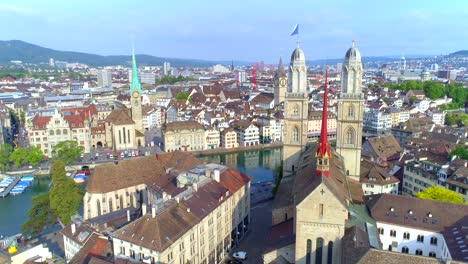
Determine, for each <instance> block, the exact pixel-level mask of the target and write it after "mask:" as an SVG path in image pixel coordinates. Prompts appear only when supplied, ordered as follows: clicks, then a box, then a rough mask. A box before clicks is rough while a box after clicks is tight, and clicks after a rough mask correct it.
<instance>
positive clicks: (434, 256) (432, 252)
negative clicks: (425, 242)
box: [429, 251, 437, 258]
mask: <svg viewBox="0 0 468 264" xmlns="http://www.w3.org/2000/svg"><path fill="white" fill-rule="evenodd" d="M429 257H432V258H436V257H437V255H436V253H435V252H434V251H431V252H429Z"/></svg>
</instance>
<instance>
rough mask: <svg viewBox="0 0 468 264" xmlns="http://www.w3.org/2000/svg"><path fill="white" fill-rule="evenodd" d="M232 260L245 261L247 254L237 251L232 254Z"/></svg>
mask: <svg viewBox="0 0 468 264" xmlns="http://www.w3.org/2000/svg"><path fill="white" fill-rule="evenodd" d="M232 257H233V258H235V259H242V260H244V259H247V252H245V251H239V252H236V253H234V255H232Z"/></svg>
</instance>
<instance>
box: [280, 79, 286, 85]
mask: <svg viewBox="0 0 468 264" xmlns="http://www.w3.org/2000/svg"><path fill="white" fill-rule="evenodd" d="M279 84H280V86H286V79H285V78H281V79H280V81H279Z"/></svg>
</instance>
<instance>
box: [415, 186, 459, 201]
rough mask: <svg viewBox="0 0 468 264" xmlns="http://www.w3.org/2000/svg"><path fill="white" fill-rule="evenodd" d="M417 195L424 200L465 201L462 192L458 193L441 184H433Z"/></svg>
mask: <svg viewBox="0 0 468 264" xmlns="http://www.w3.org/2000/svg"><path fill="white" fill-rule="evenodd" d="M416 197H418V198H420V199H424V200H436V201H441V202H447V203H456V204H464V203H465V200H464V199H463V196H462V195H461V194H460V193H456V192H454V191H451V190H448V189H445V188H443V187H440V186H431V187H429V188H427V189H425V190H424V191H420V192H418V193H416Z"/></svg>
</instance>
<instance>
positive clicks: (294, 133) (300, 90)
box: [283, 42, 309, 175]
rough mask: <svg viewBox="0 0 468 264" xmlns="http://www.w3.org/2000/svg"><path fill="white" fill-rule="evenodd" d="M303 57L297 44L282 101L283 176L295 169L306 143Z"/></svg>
mask: <svg viewBox="0 0 468 264" xmlns="http://www.w3.org/2000/svg"><path fill="white" fill-rule="evenodd" d="M305 61H306V59H305V55H304V51H302V49H301V47H300V46H299V42H298V43H297V47H296V49H295V50H294V51H293V53H292V54H291V62H290V65H289V73H288V88H287V91H286V96H285V101H284V130H283V131H284V136H283V161H284V164H283V175H287V174H291V173H293V172H294V171H295V169H297V166H298V164H296V161H297V160H298V159H299V155H300V154H301V152H302V151H303V149H304V148H305V145H306V143H307V116H308V112H309V105H308V99H309V97H308V95H307V66H306V64H305Z"/></svg>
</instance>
